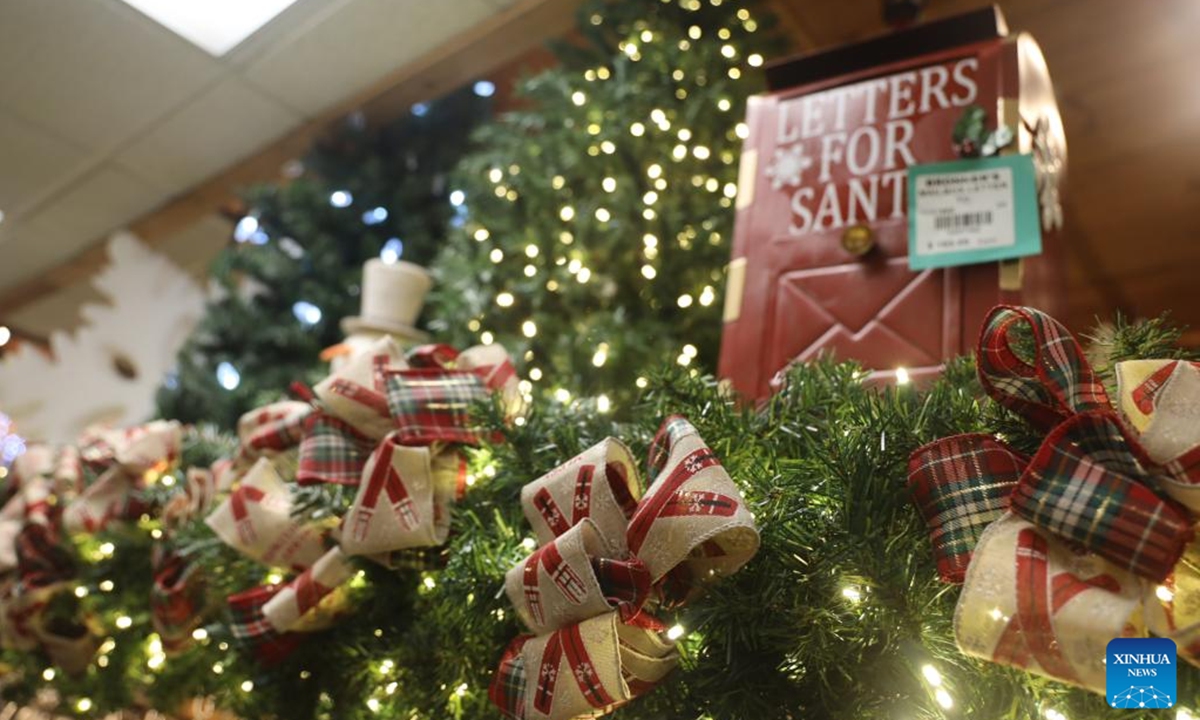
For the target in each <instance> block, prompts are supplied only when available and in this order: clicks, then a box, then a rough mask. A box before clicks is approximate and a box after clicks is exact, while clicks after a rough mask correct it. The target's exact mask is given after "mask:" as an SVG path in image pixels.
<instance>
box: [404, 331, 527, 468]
mask: <svg viewBox="0 0 1200 720" xmlns="http://www.w3.org/2000/svg"><path fill="white" fill-rule="evenodd" d="M408 361H409V363H410V367H408V368H386V369H383V370H382V372H383V378H384V387H385V388H386V394H387V404H388V408H389V409H390V411H391V414H392V417H393V418H394V419H395V421H396V428H397V433H398V437H399V439H400V442H402V443H403V444H405V445H430V444H433V443H435V442H449V443H461V444H464V445H477V444H478V443H479V440H480V433H481V432H482V428H480V427H478V426H477V425H475V424H473V423H472V420H471V408H472V406H473V405H474V404H475V403H477V402H479V401H480V400H482V399H483V398H485V397H487V395H488V394H489V393H491V392H494V391H498V390H503V389H504V388H505V387H506V386H509V385H512V384H514V383H515V382H516V371H515V370H514V369H513V366H512V362H511V361H510V360H509V359H508V355H507V353H505V352H504V350H503V349H501V348H499V347H496V346H478V347H474V348H471V349H469V350H466V351H464V352H463V353H461V354H460V353H459V352H457V351H456V350H454V349H453V348H451V347H449V346H447V345H422V346H420V347H417V348H414V349H413V350H412V351H411V352H410V353H409V355H408Z"/></svg>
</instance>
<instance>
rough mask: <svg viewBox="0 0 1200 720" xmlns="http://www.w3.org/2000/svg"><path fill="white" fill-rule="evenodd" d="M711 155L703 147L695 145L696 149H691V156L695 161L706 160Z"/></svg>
mask: <svg viewBox="0 0 1200 720" xmlns="http://www.w3.org/2000/svg"><path fill="white" fill-rule="evenodd" d="M711 154H712V152H711V151H710V150H709V149H708V148H706V147H704V146H703V145H697V146H696V147H694V148H692V155H694V156H695V157H696V159H697V160H707V159H708V157H709V155H711Z"/></svg>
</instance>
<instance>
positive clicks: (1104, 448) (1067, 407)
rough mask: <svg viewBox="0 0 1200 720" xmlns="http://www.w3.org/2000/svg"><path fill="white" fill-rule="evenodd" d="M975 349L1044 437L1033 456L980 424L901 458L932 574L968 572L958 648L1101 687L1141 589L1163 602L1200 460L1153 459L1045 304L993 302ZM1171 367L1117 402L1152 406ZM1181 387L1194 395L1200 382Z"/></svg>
mask: <svg viewBox="0 0 1200 720" xmlns="http://www.w3.org/2000/svg"><path fill="white" fill-rule="evenodd" d="M977 363H978V372H979V377H980V380H981V382H982V384H983V386H984V388H985V390H986V391H987V392H988V394H989V395H991V396H992V397H993V398H994V399H995V400H996V401H997V402H999V403H1001V404H1002V405H1004V406H1005V407H1007V408H1009V409H1011V410H1013V411H1014V412H1016V413H1018V414H1019V415H1021V416H1022V417H1024V418H1025V419H1026V420H1027V421H1028V422H1029V423H1030V425H1032V426H1033V427H1035V428H1038V429H1040V430H1042V431H1044V432H1045V433H1046V436H1045V439H1044V440H1043V442H1042V444H1041V447H1040V448H1039V449H1038V451H1037V452H1036V453H1035V454H1034V455H1033V457H1032V458H1026V457H1024V456H1022V455H1020V454H1018V453H1016V452H1014V451H1013V450H1012V449H1011V448H1009V447H1008V446H1006V445H1005V444H1003V443H1002V442H1000V441H998V440H996V439H995V438H993V437H991V436H988V435H981V434H974V435H959V436H954V437H950V438H944V439H942V440H938V441H936V442H933V443H930V444H928V445H926V446H924V447H921V448H919V449H918V450H916V451H915V452H914V453H913V454H912V456H911V458H910V461H909V488H910V490H911V491H912V494H913V500H914V502H915V504H916V506H917V508H918V510H919V511H920V513H921V515H922V517H924V518H925V520H926V522H927V524H928V525H929V527H930V532H931V536H932V540H933V549H934V555H935V558H936V560H937V565H938V572H939V574H940V575H941V577H942V578H943V579H944V580H946V581H948V582H953V583H964V582H965V585H964V589H963V592H962V594H961V596H960V600H959V610H958V612H957V613H956V616H955V632H956V636H957V638H958V641H959V646H960V647H961V648H962V649H963V650H964V651H965V652H967V653H969V654H972V655H977V656H980V657H985V658H988V659H991V660H994V661H996V662H1002V663H1006V664H1010V665H1015V666H1018V667H1023V668H1027V669H1029V670H1031V671H1034V672H1039V673H1041V674H1045V675H1048V676H1050V677H1054V678H1057V679H1060V680H1063V681H1066V682H1070V683H1074V684H1078V685H1082V686H1084V687H1089V688H1092V689H1099V688H1100V687H1102V685H1103V666H1102V664H1099V662H1098V660H1097V658H1103V655H1104V652H1103V650H1104V643H1106V642H1107V640H1108V639H1111V637H1114V636H1116V635H1120V634H1123V633H1125V632H1128V631H1130V630H1131V629H1132V630H1135V631H1139V632H1144V631H1145V628H1144V626H1139V625H1138V624H1137V623H1136V622H1134V621H1133V620H1132V615H1133V613H1134V610H1135V609H1136V608H1137V607H1138V606H1139V605H1141V604H1142V603H1144V602H1145V603H1147V604H1146V606H1147V608H1148V613H1147V614H1148V615H1150V616H1156V613H1157V611H1155V612H1150V611H1149V610H1154V608H1153V607H1152V606H1153V605H1156V604H1157V602H1158V601H1157V600H1156V599H1155V594H1156V593H1155V590H1154V589H1155V588H1156V587H1157V586H1158V584H1159V583H1168V584H1169V583H1172V577H1173V573H1176V572H1178V566H1179V560H1180V558H1181V557H1182V555H1183V554H1184V552H1185V551H1186V550H1187V548H1188V546H1189V544H1190V543H1191V542H1192V540H1193V537H1194V536H1193V524H1194V521H1193V514H1192V513H1193V512H1195V511H1196V510H1197V509H1200V502H1198V501H1197V500H1200V496H1197V495H1192V494H1190V493H1192V492H1193V490H1194V489H1195V488H1196V484H1197V482H1198V481H1200V473H1196V472H1195V470H1194V468H1195V467H1196V466H1195V465H1192V464H1189V463H1188V462H1179V461H1178V459H1176V460H1175V461H1174V463H1173V464H1172V462H1165V461H1164V458H1161V457H1152V453H1150V452H1148V451H1147V447H1145V446H1143V439H1148V438H1150V437H1151V436H1150V435H1149V434H1147V435H1143V436H1141V437H1139V435H1138V434H1137V433H1135V432H1134V430H1133V429H1132V428H1131V427H1130V425H1129V424H1127V423H1126V422H1125V421H1123V420H1122V418H1121V416H1120V415H1118V413H1117V412H1116V410H1115V409H1114V408H1113V405H1112V403H1111V402H1110V401H1109V398H1108V395H1107V393H1106V392H1105V390H1104V387H1103V385H1102V383H1101V382H1100V380H1099V378H1098V377H1097V376H1096V374H1095V372H1094V371H1093V370H1092V368H1091V366H1090V365H1089V364H1088V362H1087V360H1086V358H1085V357H1084V354H1083V352H1082V350H1081V349H1080V347H1079V345H1078V343H1077V342H1076V341H1075V339H1074V338H1073V337H1072V336H1071V335H1070V333H1069V332H1068V331H1067V330H1066V329H1065V328H1063V327H1062V325H1060V324H1059V323H1058V322H1057V321H1055V320H1054V319H1053V318H1051V317H1049V316H1047V315H1045V314H1044V313H1041V312H1039V311H1037V310H1033V309H1031V308H1023V307H1009V306H1000V307H997V308H995V309H994V310H993V311H992V312H991V313H990V314H989V316H988V318H987V320H986V322H985V324H984V329H983V332H982V334H981V336H980V340H979V348H978V352H977ZM1121 372H1122V369H1121V367H1120V366H1118V373H1119V374H1120V373H1121ZM1173 372H1174V368H1173V369H1172V370H1171V371H1167V372H1165V373H1164V372H1163V371H1161V370H1160V371H1158V372H1153V373H1147V374H1148V375H1149V377H1145V378H1142V380H1143V382H1141V383H1140V384H1139V385H1137V386H1136V387H1130V388H1124V389H1123V392H1122V394H1123V396H1126V395H1128V396H1129V397H1130V398H1132V400H1131V401H1130V402H1128V403H1126V404H1125V406H1128V405H1129V404H1132V405H1133V406H1134V407H1139V406H1140V407H1142V408H1144V409H1146V410H1144V411H1146V412H1148V408H1149V407H1150V403H1152V401H1153V398H1154V397H1155V396H1156V395H1157V394H1158V393H1159V392H1160V391H1161V389H1162V386H1163V385H1164V384H1165V383H1166V382H1167V379H1168V377H1172V373H1173ZM1183 382H1184V381H1179V384H1177V385H1176V387H1180V386H1181V385H1182V383H1183ZM1198 387H1200V385H1198ZM1188 400H1189V401H1190V402H1192V403H1200V393H1196V394H1195V396H1194V397H1189V398H1188ZM1193 407H1194V405H1193ZM1125 409H1126V410H1127V413H1126V414H1127V416H1128V407H1126V408H1125ZM1132 424H1133V425H1134V426H1136V427H1138V428H1139V429H1141V427H1142V426H1140V425H1138V424H1137V423H1132ZM1183 457H1187V456H1186V455H1184V456H1183ZM1081 549H1083V550H1087V551H1090V553H1093V555H1081V554H1080V550H1081ZM1143 596H1145V597H1147V598H1149V600H1144V599H1143ZM1101 617H1103V618H1105V619H1104V621H1103V622H1101V621H1099V618H1101ZM1198 621H1200V619H1198ZM1164 624H1166V623H1164ZM1139 627H1140V628H1141V629H1140V630H1138V628H1139ZM1151 629H1152V630H1155V631H1158V629H1157V628H1156V627H1155V626H1153V625H1152V626H1151ZM1105 633H1108V634H1107V635H1105V637H1103V638H1101V637H1100V636H1101V635H1104V634H1105ZM1198 649H1200V648H1198Z"/></svg>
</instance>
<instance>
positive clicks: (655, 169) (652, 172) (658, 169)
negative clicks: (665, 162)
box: [646, 163, 663, 180]
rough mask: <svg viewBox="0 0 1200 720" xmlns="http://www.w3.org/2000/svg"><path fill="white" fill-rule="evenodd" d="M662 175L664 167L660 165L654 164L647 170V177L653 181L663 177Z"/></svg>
mask: <svg viewBox="0 0 1200 720" xmlns="http://www.w3.org/2000/svg"><path fill="white" fill-rule="evenodd" d="M662 173H663V169H662V165H659V164H658V163H654V164H653V165H651V166H650V167H648V168H646V175H647V176H649V177H650V179H651V180H654V179H656V178H659V177H661V176H662Z"/></svg>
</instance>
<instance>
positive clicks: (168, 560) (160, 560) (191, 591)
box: [150, 545, 205, 655]
mask: <svg viewBox="0 0 1200 720" xmlns="http://www.w3.org/2000/svg"><path fill="white" fill-rule="evenodd" d="M151 565H152V568H153V572H154V585H153V586H152V587H151V588H150V619H151V622H152V623H153V624H154V630H155V632H157V633H158V634H159V636H160V637H161V638H162V645H163V650H164V651H165V652H166V653H167V654H168V655H174V654H177V653H179V652H182V651H183V650H185V649H187V647H188V646H189V645H190V644H191V640H192V631H193V630H195V629H196V628H198V627H200V625H201V623H202V622H203V621H204V611H205V607H204V605H205V583H204V577H203V575H202V574H201V572H200V569H199V568H198V567H197V566H196V565H194V564H192V563H189V562H188V561H187V559H186V558H184V557H183V556H182V555H180V554H179V553H177V552H175V551H174V550H168V549H166V548H164V547H162V546H159V545H156V546H155V548H154V551H153V553H152V555H151Z"/></svg>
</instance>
